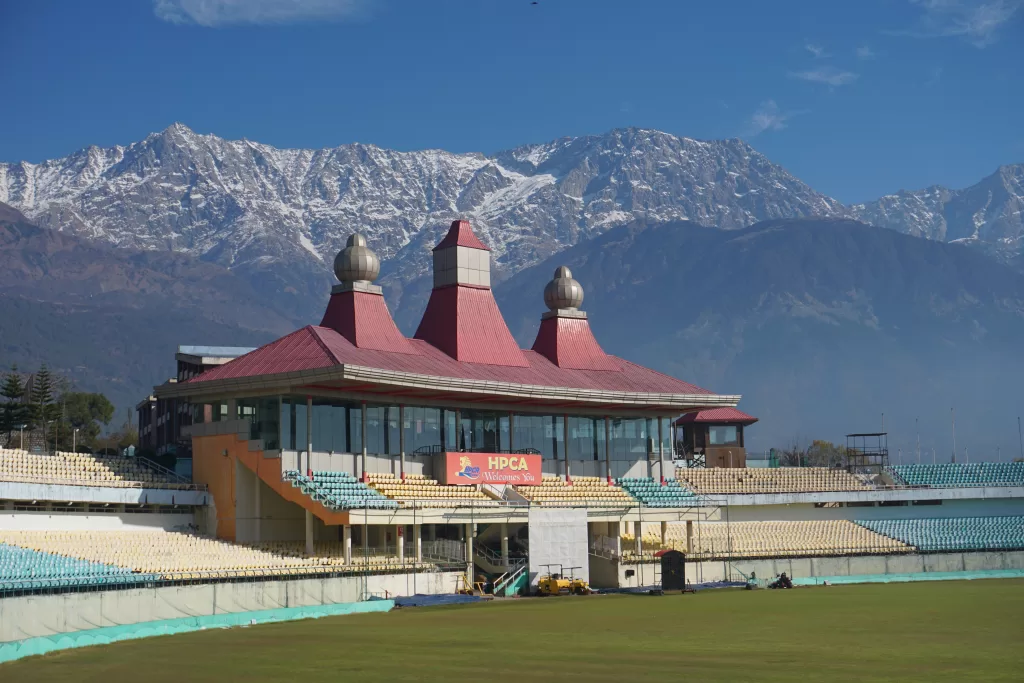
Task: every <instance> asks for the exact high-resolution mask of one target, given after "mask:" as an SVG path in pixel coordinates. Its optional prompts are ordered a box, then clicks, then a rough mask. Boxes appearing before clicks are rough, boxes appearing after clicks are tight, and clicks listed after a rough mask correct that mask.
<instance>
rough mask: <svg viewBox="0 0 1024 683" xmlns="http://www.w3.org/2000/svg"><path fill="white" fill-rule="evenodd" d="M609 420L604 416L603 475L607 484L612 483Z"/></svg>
mask: <svg viewBox="0 0 1024 683" xmlns="http://www.w3.org/2000/svg"><path fill="white" fill-rule="evenodd" d="M611 423H612V421H611V418H609V417H608V416H607V415H605V416H604V473H605V476H607V477H608V483H609V484H611V483H612V438H611V435H612V427H611Z"/></svg>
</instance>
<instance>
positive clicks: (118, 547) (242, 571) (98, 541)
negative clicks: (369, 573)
mask: <svg viewBox="0 0 1024 683" xmlns="http://www.w3.org/2000/svg"><path fill="white" fill-rule="evenodd" d="M0 543H3V544H7V545H8V546H17V547H19V548H25V549H29V550H30V551H36V553H37V554H43V553H49V554H51V555H59V556H62V557H63V559H65V560H67V561H69V562H71V561H75V560H77V561H79V562H82V561H84V562H85V563H100V564H102V565H107V566H110V567H112V568H114V569H116V568H121V570H122V571H124V572H135V573H138V574H145V575H147V576H148V579H147V580H156V579H160V580H177V579H201V578H230V577H236V576H249V577H258V576H267V575H269V576H274V575H282V574H289V575H294V574H321V573H327V572H336V571H342V570H344V568H345V567H344V566H343V565H344V547H343V545H342V544H341V543H340V542H338V541H329V542H317V543H316V544H314V547H313V550H314V552H313V555H311V556H310V555H306V554H305V545H304V543H302V542H300V541H293V542H271V543H262V544H256V545H254V546H248V545H242V544H237V543H230V542H227V541H221V540H218V539H214V538H208V537H205V536H195V535H191V534H183V533H175V532H169V531H0ZM0 547H2V546H0ZM360 550H361V549H359V548H353V551H352V552H353V560H352V569H353V570H357V569H358V570H360V571H363V570H366V569H370V570H373V571H385V570H388V569H392V570H394V569H398V568H402V569H410V568H420V567H425V566H427V565H425V564H417V563H415V562H413V561H411V558H410V561H407V562H403V563H399V562H398V559H397V557H393V556H387V555H385V554H383V553H379V552H375V553H374V554H372V555H370V556H369V557H368V558H367V559H364V558H363V557H362V556H361V554H360Z"/></svg>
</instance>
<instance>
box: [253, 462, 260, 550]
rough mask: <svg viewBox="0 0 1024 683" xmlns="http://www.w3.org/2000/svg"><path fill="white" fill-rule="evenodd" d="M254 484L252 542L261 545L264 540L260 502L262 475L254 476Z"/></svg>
mask: <svg viewBox="0 0 1024 683" xmlns="http://www.w3.org/2000/svg"><path fill="white" fill-rule="evenodd" d="M252 483H253V488H252V540H253V542H254V543H259V542H260V541H261V540H263V534H262V531H263V528H262V527H263V520H262V517H263V506H262V504H261V501H260V492H261V490H262V489H263V487H262V486H261V484H262V482H261V481H260V475H258V474H257V475H255V476H253V480H252Z"/></svg>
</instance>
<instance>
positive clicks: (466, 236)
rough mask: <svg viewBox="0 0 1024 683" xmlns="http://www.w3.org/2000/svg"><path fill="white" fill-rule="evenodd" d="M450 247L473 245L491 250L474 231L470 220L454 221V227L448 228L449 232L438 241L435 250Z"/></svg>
mask: <svg viewBox="0 0 1024 683" xmlns="http://www.w3.org/2000/svg"><path fill="white" fill-rule="evenodd" d="M448 247H472V248H474V249H483V250H484V251H490V248H489V247H488V246H487V245H486V244H484V243H483V242H481V241H480V238H479V237H477V236H476V233H474V232H473V228H472V227H470V225H469V221H452V227H450V228H448V234H447V235H445V236H444V239H442V240H441V241H440V242H438V244H437V246H436V247H434V251H437V250H438V249H447V248H448Z"/></svg>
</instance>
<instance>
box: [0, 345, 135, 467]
mask: <svg viewBox="0 0 1024 683" xmlns="http://www.w3.org/2000/svg"><path fill="white" fill-rule="evenodd" d="M113 419H114V404H113V403H111V402H110V400H109V399H107V397H106V396H104V395H103V394H99V393H89V392H83V391H75V390H74V387H73V385H72V383H71V381H70V380H69V379H68V378H67V377H65V376H63V375H60V374H58V373H54V372H53V371H51V370H50V369H49V368H48V367H47V366H46V365H45V364H43V365H42V366H41V367H40V368H39V369H38V370H36V372H34V373H22V372H20V371H19V370H18V368H17V366H14V365H12V366H11V368H10V370H9V371H7V372H6V373H5V375H4V377H3V382H2V384H0V443H2V442H5V443H6V444H7V446H8V447H20V445H21V441H22V439H24V441H25V444H26V447H27V445H28V443H29V441H30V440H31V438H32V437H33V435H39V436H42V438H43V440H44V442H45V444H46V447H47V449H48V450H50V451H57V450H60V451H70V450H72V448H73V447H77V449H78V450H80V451H88V452H93V451H101V452H103V451H111V450H113V451H119V450H121V449H123V448H126V447H127V446H129V445H133V444H136V443H137V442H138V435H137V433H136V430H135V428H134V426H133V425H132V420H131V416H130V414H129V416H128V417H127V419H126V421H125V424H124V425H123V426H122V427H121V429H120V430H118V431H114V432H112V433H107V434H104V429H105V428H106V427H108V426H109V425H110V422H111V420H113Z"/></svg>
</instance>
